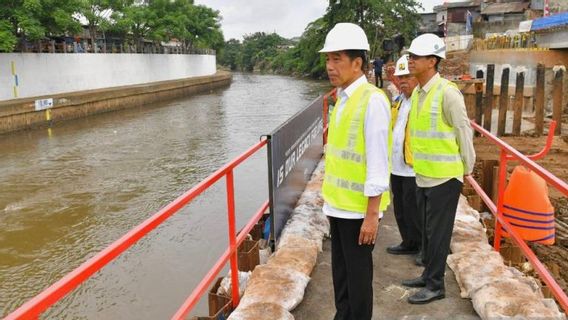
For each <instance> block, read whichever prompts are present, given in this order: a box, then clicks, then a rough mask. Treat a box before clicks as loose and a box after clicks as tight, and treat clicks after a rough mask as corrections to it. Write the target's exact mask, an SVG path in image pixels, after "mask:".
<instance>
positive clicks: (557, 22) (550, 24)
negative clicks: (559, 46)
mask: <svg viewBox="0 0 568 320" xmlns="http://www.w3.org/2000/svg"><path fill="white" fill-rule="evenodd" d="M565 26H568V12H562V13H558V14H555V15H552V16H548V17H542V18H538V19H534V20H533V22H532V26H531V31H538V30H545V29H550V28H558V27H565Z"/></svg>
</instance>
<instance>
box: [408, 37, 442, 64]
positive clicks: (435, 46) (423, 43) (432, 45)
mask: <svg viewBox="0 0 568 320" xmlns="http://www.w3.org/2000/svg"><path fill="white" fill-rule="evenodd" d="M408 52H410V53H412V54H415V55H417V56H430V55H433V56H438V57H440V58H442V59H446V44H445V43H444V41H443V40H442V39H440V37H438V36H437V35H435V34H432V33H425V34H422V35H419V36H418V37H416V38H414V40H412V43H411V44H410V48H408Z"/></svg>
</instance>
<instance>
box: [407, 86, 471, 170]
mask: <svg viewBox="0 0 568 320" xmlns="http://www.w3.org/2000/svg"><path fill="white" fill-rule="evenodd" d="M448 86H454V87H456V85H455V84H454V83H452V82H450V81H448V80H446V79H443V78H440V79H439V80H438V81H437V82H436V83H435V84H434V86H433V87H432V88H431V89H430V91H429V92H428V94H427V95H426V99H425V100H424V105H423V106H422V109H421V110H420V112H418V89H417V88H416V89H414V92H413V93H412V97H411V100H412V106H411V109H410V118H409V119H408V121H409V126H410V136H411V141H410V148H411V151H412V156H413V158H414V159H413V168H414V171H415V172H416V173H417V174H420V175H423V176H426V177H432V178H452V177H458V176H462V175H463V174H464V167H463V162H462V159H461V156H460V150H459V145H458V143H457V140H456V134H455V131H454V128H453V127H450V126H449V125H448V124H446V122H445V121H444V119H443V116H442V104H443V99H444V91H445V90H446V88H447V87H448Z"/></svg>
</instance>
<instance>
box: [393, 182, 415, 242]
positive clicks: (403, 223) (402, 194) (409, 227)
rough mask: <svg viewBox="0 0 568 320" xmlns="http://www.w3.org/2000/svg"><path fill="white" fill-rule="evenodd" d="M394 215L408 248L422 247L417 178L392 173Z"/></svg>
mask: <svg viewBox="0 0 568 320" xmlns="http://www.w3.org/2000/svg"><path fill="white" fill-rule="evenodd" d="M391 192H392V202H393V207H394V217H395V218H396V224H397V225H398V231H399V232H400V237H401V238H402V245H403V246H404V247H407V248H416V249H421V248H422V215H421V214H419V212H418V204H417V202H416V178H415V177H403V176H397V175H394V174H391Z"/></svg>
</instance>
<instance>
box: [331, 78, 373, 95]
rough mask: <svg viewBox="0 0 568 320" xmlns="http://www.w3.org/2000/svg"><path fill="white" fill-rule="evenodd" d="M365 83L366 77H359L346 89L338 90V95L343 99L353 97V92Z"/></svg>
mask: <svg viewBox="0 0 568 320" xmlns="http://www.w3.org/2000/svg"><path fill="white" fill-rule="evenodd" d="M365 83H367V77H365V75H362V76H360V77H359V78H358V79H357V80H355V81H353V83H351V84H350V85H349V86H348V87H347V88H345V89H341V88H338V89H337V90H338V91H339V95H340V96H341V97H344V98H349V97H351V95H353V92H355V90H357V88H359V87H360V86H361V85H362V84H365Z"/></svg>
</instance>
